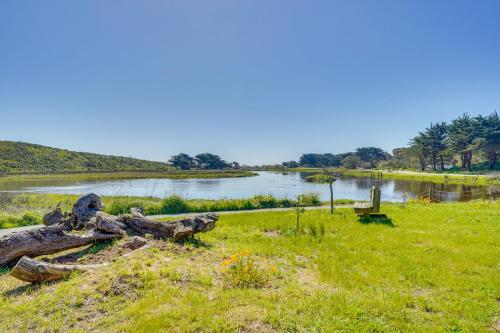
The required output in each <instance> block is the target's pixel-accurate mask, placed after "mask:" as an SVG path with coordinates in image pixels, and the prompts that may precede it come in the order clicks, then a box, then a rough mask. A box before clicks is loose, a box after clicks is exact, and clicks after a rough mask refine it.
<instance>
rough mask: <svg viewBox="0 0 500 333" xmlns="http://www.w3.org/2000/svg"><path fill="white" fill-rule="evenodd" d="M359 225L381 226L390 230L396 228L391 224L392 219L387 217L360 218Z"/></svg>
mask: <svg viewBox="0 0 500 333" xmlns="http://www.w3.org/2000/svg"><path fill="white" fill-rule="evenodd" d="M358 221H359V223H362V224H382V225H385V226H388V227H391V228H394V227H396V225H395V224H394V223H393V222H392V219H390V218H389V217H387V216H370V215H368V216H366V215H365V216H361V217H360V218H359V220H358Z"/></svg>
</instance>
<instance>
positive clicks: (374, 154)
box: [282, 147, 391, 169]
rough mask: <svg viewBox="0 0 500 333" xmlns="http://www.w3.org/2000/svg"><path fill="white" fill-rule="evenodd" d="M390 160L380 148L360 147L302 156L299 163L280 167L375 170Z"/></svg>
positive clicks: (289, 162) (387, 154)
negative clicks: (341, 151)
mask: <svg viewBox="0 0 500 333" xmlns="http://www.w3.org/2000/svg"><path fill="white" fill-rule="evenodd" d="M389 159H391V155H390V154H389V153H387V152H386V151H384V150H382V149H381V148H377V147H360V148H357V149H356V151H354V152H348V153H341V154H331V153H326V154H314V153H307V154H303V155H302V156H301V157H300V158H299V161H288V162H283V163H282V165H283V166H284V167H287V168H297V167H310V168H319V167H334V168H337V167H344V168H349V169H357V168H375V167H377V166H378V165H379V163H380V162H382V161H387V160H389Z"/></svg>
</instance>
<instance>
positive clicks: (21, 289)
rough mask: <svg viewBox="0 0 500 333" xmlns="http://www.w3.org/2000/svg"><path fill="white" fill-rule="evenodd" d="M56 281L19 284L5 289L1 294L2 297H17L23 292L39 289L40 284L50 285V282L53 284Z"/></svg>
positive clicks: (29, 292) (27, 292) (28, 292)
mask: <svg viewBox="0 0 500 333" xmlns="http://www.w3.org/2000/svg"><path fill="white" fill-rule="evenodd" d="M57 282H58V281H52V282H41V283H29V284H25V285H22V286H19V287H17V288H14V289H12V290H8V291H5V292H4V293H3V296H4V297H17V296H21V295H24V294H27V295H29V294H31V293H33V292H36V291H38V290H40V288H41V287H42V286H46V285H51V284H54V283H57Z"/></svg>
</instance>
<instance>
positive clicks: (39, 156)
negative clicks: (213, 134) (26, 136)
mask: <svg viewBox="0 0 500 333" xmlns="http://www.w3.org/2000/svg"><path fill="white" fill-rule="evenodd" d="M166 168H167V165H166V164H165V163H162V162H152V161H146V160H139V159H135V158H130V157H120V156H111V155H99V154H92V153H82V152H75V151H69V150H65V149H57V148H51V147H45V146H40V145H35V144H31V143H24V142H13V141H0V172H55V171H104V170H106V171H108V170H159V169H166Z"/></svg>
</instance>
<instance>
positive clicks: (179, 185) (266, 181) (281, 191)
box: [0, 172, 481, 201]
mask: <svg viewBox="0 0 500 333" xmlns="http://www.w3.org/2000/svg"><path fill="white" fill-rule="evenodd" d="M307 175H308V174H307V173H296V172H290V173H277V172H259V175H258V176H256V177H245V178H222V179H133V180H113V181H79V182H74V181H73V182H72V181H67V180H65V181H53V180H52V181H51V180H47V181H36V182H31V183H26V182H23V183H17V184H16V183H6V184H2V183H0V191H1V190H4V191H5V190H8V191H23V192H36V193H64V194H84V193H89V192H93V193H96V194H98V195H130V196H157V197H165V196H168V195H172V194H179V195H181V196H183V197H185V198H189V199H221V198H247V197H251V196H254V195H256V194H273V195H274V196H276V197H280V198H283V197H289V198H294V197H295V196H297V195H298V194H301V193H306V192H318V193H320V195H321V197H322V199H324V200H327V199H329V189H328V185H326V184H314V183H308V182H306V181H305V180H304V178H305V177H306V176H307ZM372 185H378V186H379V187H380V188H381V190H382V199H383V200H385V201H402V195H403V193H404V192H407V193H408V194H409V195H410V196H414V195H416V194H419V193H422V192H426V191H429V189H430V188H432V189H433V190H434V191H438V192H436V193H442V194H441V195H442V196H443V198H444V199H447V200H467V199H469V198H471V197H472V198H476V197H478V196H480V192H481V187H478V186H465V185H449V184H435V183H430V182H422V181H414V180H391V179H387V180H383V181H375V180H370V179H369V178H344V179H338V180H337V181H336V182H335V183H334V185H333V192H334V198H335V199H354V200H367V199H368V198H369V192H370V187H371V186H372ZM445 192H454V193H452V194H446V193H445Z"/></svg>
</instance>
